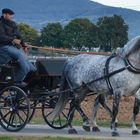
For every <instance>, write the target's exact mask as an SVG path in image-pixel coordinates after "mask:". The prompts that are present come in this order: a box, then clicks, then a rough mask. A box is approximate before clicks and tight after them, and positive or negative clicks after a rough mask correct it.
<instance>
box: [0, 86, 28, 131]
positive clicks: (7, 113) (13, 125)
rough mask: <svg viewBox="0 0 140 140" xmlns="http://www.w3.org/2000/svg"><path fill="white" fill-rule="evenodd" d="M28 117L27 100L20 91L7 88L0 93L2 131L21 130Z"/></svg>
mask: <svg viewBox="0 0 140 140" xmlns="http://www.w3.org/2000/svg"><path fill="white" fill-rule="evenodd" d="M29 116H30V104H29V100H28V98H27V96H26V93H25V92H24V91H23V90H22V89H20V88H18V87H16V86H9V87H7V88H5V89H3V90H2V91H1V92H0V124H1V126H2V127H3V128H4V129H6V130H8V131H11V132H16V131H19V130H21V129H22V128H24V127H25V125H26V124H27V123H28V120H29Z"/></svg>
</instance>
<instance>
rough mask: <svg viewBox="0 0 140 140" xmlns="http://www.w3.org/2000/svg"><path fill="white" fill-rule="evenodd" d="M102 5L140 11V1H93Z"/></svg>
mask: <svg viewBox="0 0 140 140" xmlns="http://www.w3.org/2000/svg"><path fill="white" fill-rule="evenodd" d="M91 1H95V2H99V3H102V4H104V5H109V6H115V7H123V8H130V9H134V10H139V11H140V0H91Z"/></svg>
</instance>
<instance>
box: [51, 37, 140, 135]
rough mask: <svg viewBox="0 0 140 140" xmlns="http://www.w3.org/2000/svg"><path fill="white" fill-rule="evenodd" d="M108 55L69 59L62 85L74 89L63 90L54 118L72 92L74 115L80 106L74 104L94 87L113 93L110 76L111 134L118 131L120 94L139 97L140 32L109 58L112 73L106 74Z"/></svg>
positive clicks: (81, 56)
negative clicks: (117, 117) (114, 55)
mask: <svg viewBox="0 0 140 140" xmlns="http://www.w3.org/2000/svg"><path fill="white" fill-rule="evenodd" d="M108 57H109V56H102V55H88V54H81V55H78V56H75V57H73V58H72V59H69V60H68V61H67V62H66V65H65V67H64V71H63V75H62V83H61V88H60V89H61V90H66V89H67V88H70V89H71V90H68V91H69V93H68V92H62V94H61V95H60V98H59V100H58V103H57V104H56V107H55V109H54V111H53V113H52V118H54V117H55V116H57V115H59V114H60V112H61V111H62V110H63V108H64V107H65V105H66V103H67V102H68V98H69V96H70V95H74V99H75V102H74V103H73V105H71V107H70V113H69V116H71V117H73V114H74V111H75V109H79V110H80V108H78V107H77V108H75V106H78V105H77V104H80V103H81V101H82V100H83V99H84V97H85V96H87V94H88V93H89V92H91V91H92V92H93V93H96V94H102V95H108V94H110V90H109V88H108V84H107V82H106V79H109V80H110V81H109V82H110V83H111V85H112V89H113V93H112V96H113V107H112V121H111V126H112V129H113V131H112V136H118V135H119V133H118V130H117V127H116V125H115V120H116V116H117V114H118V109H119V103H120V98H121V96H123V95H125V96H130V95H134V96H135V97H136V98H137V99H140V36H137V37H135V38H133V39H132V40H131V41H129V42H128V43H127V44H126V45H125V46H124V47H123V48H122V49H121V51H120V52H119V53H118V54H117V56H116V57H113V58H112V59H111V60H110V62H109V68H108V71H109V74H107V75H105V73H104V68H105V63H106V61H107V60H108ZM80 111H81V110H80ZM80 111H79V112H80ZM68 119H69V117H68ZM85 120H86V118H85ZM70 122H71V121H70ZM87 123H88V122H87ZM69 125H70V124H69Z"/></svg>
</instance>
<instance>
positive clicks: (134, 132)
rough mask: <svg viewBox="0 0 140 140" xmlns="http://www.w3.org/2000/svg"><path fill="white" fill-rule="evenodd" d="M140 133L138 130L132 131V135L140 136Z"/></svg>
mask: <svg viewBox="0 0 140 140" xmlns="http://www.w3.org/2000/svg"><path fill="white" fill-rule="evenodd" d="M138 134H140V132H139V131H138V130H132V135H138Z"/></svg>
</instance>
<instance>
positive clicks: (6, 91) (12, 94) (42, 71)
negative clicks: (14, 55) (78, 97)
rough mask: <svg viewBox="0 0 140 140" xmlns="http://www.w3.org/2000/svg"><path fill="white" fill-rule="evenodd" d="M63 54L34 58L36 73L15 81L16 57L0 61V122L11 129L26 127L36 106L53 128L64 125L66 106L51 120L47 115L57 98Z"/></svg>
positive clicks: (65, 122)
mask: <svg viewBox="0 0 140 140" xmlns="http://www.w3.org/2000/svg"><path fill="white" fill-rule="evenodd" d="M66 60H67V58H66V57H55V58H53V57H45V58H38V59H35V61H34V62H33V63H34V64H35V65H36V67H37V74H36V76H35V77H30V79H29V80H30V83H29V84H27V85H25V84H22V83H21V84H20V83H15V82H14V80H13V79H14V75H15V74H16V66H17V63H18V62H16V61H14V60H12V61H10V62H8V63H6V64H0V125H1V126H2V127H3V128H4V129H6V130H8V131H11V132H16V131H19V130H21V129H23V128H24V127H25V125H26V124H27V123H29V122H30V121H31V119H32V117H33V115H34V112H35V110H36V109H41V110H42V115H43V118H44V120H45V122H46V123H47V124H48V125H49V126H50V127H52V128H55V129H61V128H64V127H66V126H67V113H68V110H69V108H68V107H67V108H65V110H64V111H63V112H62V113H61V115H59V116H58V117H57V118H55V119H53V120H51V118H50V117H49V116H50V114H51V112H52V111H53V109H54V107H55V104H56V102H57V100H58V98H59V92H58V89H59V86H60V79H61V75H62V70H63V67H64V63H65V61H66Z"/></svg>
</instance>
